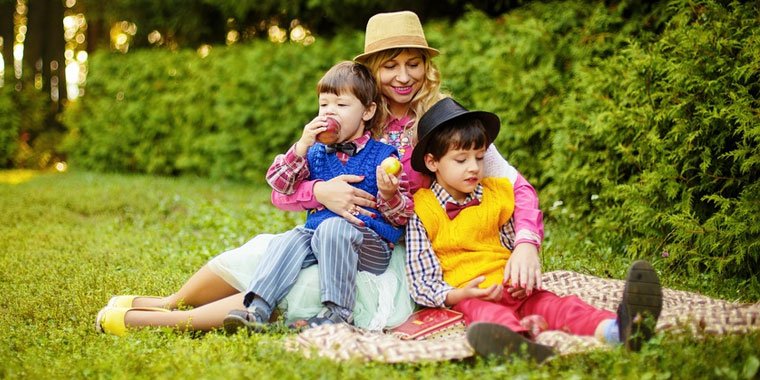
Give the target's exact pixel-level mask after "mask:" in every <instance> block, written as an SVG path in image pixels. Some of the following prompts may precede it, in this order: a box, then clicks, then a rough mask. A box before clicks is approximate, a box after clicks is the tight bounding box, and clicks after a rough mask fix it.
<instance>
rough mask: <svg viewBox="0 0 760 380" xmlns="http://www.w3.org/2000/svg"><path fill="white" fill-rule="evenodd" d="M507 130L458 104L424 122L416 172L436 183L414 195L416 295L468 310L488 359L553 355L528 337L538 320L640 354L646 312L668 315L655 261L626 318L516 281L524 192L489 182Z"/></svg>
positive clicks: (641, 267)
mask: <svg viewBox="0 0 760 380" xmlns="http://www.w3.org/2000/svg"><path fill="white" fill-rule="evenodd" d="M499 124H500V123H499V119H498V117H497V116H496V115H494V114H492V113H489V112H482V111H468V110H467V109H465V108H464V107H462V106H461V105H460V104H458V103H457V102H455V101H454V100H452V99H444V100H441V101H439V102H438V103H436V104H435V105H434V106H433V107H432V108H430V110H429V111H428V112H427V113H426V114H425V115H424V116H423V117H422V119H421V120H420V123H419V127H418V128H419V129H418V143H417V145H416V147H415V149H414V152H413V154H412V167H413V168H414V169H415V170H417V171H419V172H422V173H425V174H427V175H429V176H431V177H432V178H434V181H433V182H432V184H431V187H430V189H420V190H419V191H418V192H417V193H416V194H415V195H414V204H415V215H414V216H413V217H412V218H411V219H410V220H409V223H408V225H407V235H406V241H407V271H408V277H409V280H410V290H411V293H412V298H414V300H415V301H416V302H417V303H419V304H422V305H425V306H429V307H445V306H448V307H452V308H453V309H454V310H457V311H460V312H462V313H463V314H464V317H465V322H466V323H467V325H468V331H467V339H468V341H469V342H470V344H471V345H472V346H473V348H474V349H475V351H476V352H477V353H479V354H481V355H488V354H504V353H505V351H506V353H513V352H516V351H518V350H519V348H520V346H521V345H526V346H527V352H528V354H530V355H531V356H532V357H533V358H535V359H536V360H537V361H539V362H540V361H543V360H545V359H546V358H548V357H550V356H551V355H553V351H552V350H551V348H549V347H547V346H543V345H540V344H537V343H534V342H532V341H530V340H528V339H526V337H527V336H528V332H529V329H528V328H526V327H525V326H524V325H523V323H521V322H525V320H523V318H525V317H528V316H532V317H531V318H528V319H527V320H535V319H536V316H538V318H539V319H540V318H543V319H544V320H545V323H546V325H548V329H551V330H564V331H567V332H570V333H573V334H577V335H595V336H597V337H599V338H600V339H603V340H605V341H607V342H610V343H619V342H624V343H625V344H626V347H628V348H630V349H632V350H638V349H639V348H640V346H641V344H642V342H643V341H645V340H647V339H649V338H650V337H651V335H652V332H653V328H652V327H653V325H652V324H651V323H650V324H648V323H644V318H643V317H644V315H645V314H648V315H650V316H651V317H653V318H654V319H655V320H656V319H657V317H658V316H659V314H660V310H661V308H662V292H661V289H660V284H659V280H658V278H657V275H656V273H655V272H654V270H652V268H651V266H650V265H649V264H648V263H646V262H643V261H639V262H636V263H634V265H633V266H632V267H631V269H630V271H629V274H628V279H627V282H626V288H625V291H624V294H623V301H622V302H621V304H620V307H619V309H618V312H617V314H615V313H613V312H610V311H606V310H600V309H597V308H595V307H592V306H591V305H588V304H586V303H585V302H583V301H582V300H581V299H580V298H578V297H575V296H568V297H559V296H557V295H556V294H554V293H552V292H549V291H546V290H540V289H538V290H537V291H535V292H530V291H528V290H527V289H525V288H523V287H522V286H520V284H511V283H509V281H508V277H506V273H505V267H507V266H508V265H509V260H510V256H511V252H510V250H509V249H507V248H506V247H507V245H506V244H505V241H506V236H505V235H506V234H505V228H504V226H505V224H506V223H507V222H508V221H509V218H510V217H511V215H512V212H513V210H514V203H515V199H514V192H513V190H512V186H511V184H510V182H509V181H508V180H506V179H501V178H485V179H484V178H483V176H482V173H483V156H484V155H485V150H486V148H487V147H488V145H490V144H491V143H492V142H493V141H494V139H495V138H496V136H497V135H498V133H499V129H500V125H499ZM536 259H537V257H536ZM539 276H540V274H539Z"/></svg>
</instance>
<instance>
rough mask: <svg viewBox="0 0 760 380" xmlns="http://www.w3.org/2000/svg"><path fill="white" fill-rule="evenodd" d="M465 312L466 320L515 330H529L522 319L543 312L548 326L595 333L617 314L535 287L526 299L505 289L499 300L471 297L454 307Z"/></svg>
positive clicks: (563, 329) (574, 297) (521, 331)
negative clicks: (513, 295) (602, 324)
mask: <svg viewBox="0 0 760 380" xmlns="http://www.w3.org/2000/svg"><path fill="white" fill-rule="evenodd" d="M453 309H454V310H456V311H459V312H461V313H462V314H464V321H465V324H467V325H468V326H469V325H470V324H471V323H473V322H491V323H498V324H500V325H504V326H507V327H509V328H510V329H511V330H512V331H515V332H520V333H523V332H526V329H525V328H524V327H522V326H521V325H520V320H521V319H522V318H524V317H527V316H529V315H534V314H536V315H540V316H542V317H544V319H546V322H547V323H548V324H549V330H562V331H565V332H568V333H571V334H575V335H594V331H595V330H596V327H597V326H598V325H599V323H600V322H602V321H603V320H605V319H615V318H616V314H615V313H613V312H610V311H607V310H601V309H597V308H595V307H593V306H591V305H589V304H587V303H585V302H583V301H582V300H581V299H580V298H578V297H576V296H566V297H560V296H558V295H556V294H554V293H552V292H550V291H546V290H539V291H535V292H534V293H533V294H531V295H530V296H527V297H525V298H523V299H519V300H518V299H515V298H513V297H512V296H511V295H510V294H509V292H507V290H506V289H504V296H503V297H502V299H501V301H500V302H488V301H482V300H479V299H474V298H470V299H467V300H464V301H462V302H460V303H458V304H456V305H454V307H453Z"/></svg>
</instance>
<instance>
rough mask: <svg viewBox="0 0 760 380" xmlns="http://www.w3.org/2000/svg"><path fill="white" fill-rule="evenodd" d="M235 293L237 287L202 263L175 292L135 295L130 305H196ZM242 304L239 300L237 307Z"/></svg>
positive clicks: (240, 306) (172, 307)
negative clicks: (144, 295)
mask: <svg viewBox="0 0 760 380" xmlns="http://www.w3.org/2000/svg"><path fill="white" fill-rule="evenodd" d="M236 293H238V290H237V289H235V288H234V287H232V285H230V284H229V283H227V281H225V280H224V279H222V278H221V277H219V276H217V275H216V273H214V272H212V271H211V270H210V269H208V267H207V266H206V265H204V266H203V267H201V269H199V270H198V271H197V272H195V274H193V275H192V276H191V277H190V278H189V279H188V280H187V282H185V284H184V285H182V287H181V288H180V289H179V291H177V292H176V293H174V294H171V295H169V296H167V297H163V298H153V297H137V298H135V300H134V302H132V306H134V307H162V308H166V309H176V308H177V307H178V306H179V305H187V306H195V307H198V306H202V305H206V304H208V303H211V302H214V301H218V300H221V299H223V298H225V297H228V296H231V295H233V294H236ZM242 306H243V303H242V301H241V302H240V305H238V309H239V308H242Z"/></svg>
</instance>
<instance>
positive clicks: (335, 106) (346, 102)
mask: <svg viewBox="0 0 760 380" xmlns="http://www.w3.org/2000/svg"><path fill="white" fill-rule="evenodd" d="M376 108H377V105H376V104H375V103H372V105H371V106H370V107H365V106H364V105H363V104H362V102H361V101H360V100H359V98H357V97H356V96H355V95H354V94H352V93H350V92H344V93H341V94H339V95H335V94H331V93H324V92H323V93H321V94H319V115H320V116H329V117H331V118H333V119H335V120H336V121H337V122H338V124H340V132H339V133H338V141H337V142H339V143H340V142H345V141H351V140H354V139H356V138H358V137H359V136H361V135H362V134H363V133H364V122H366V121H368V120H370V119H372V116H374V115H375V109H376Z"/></svg>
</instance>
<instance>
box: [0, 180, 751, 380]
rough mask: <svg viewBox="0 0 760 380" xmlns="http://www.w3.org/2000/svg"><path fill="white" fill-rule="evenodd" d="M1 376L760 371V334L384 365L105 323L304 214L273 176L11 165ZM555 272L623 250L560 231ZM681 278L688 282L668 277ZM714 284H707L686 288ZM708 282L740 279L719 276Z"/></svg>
mask: <svg viewBox="0 0 760 380" xmlns="http://www.w3.org/2000/svg"><path fill="white" fill-rule="evenodd" d="M0 215H2V219H0V242H2V243H1V245H0V363H2V364H0V377H2V378H14V379H15V378H35V379H36V378H130V379H131V378H170V377H171V378H174V377H177V378H265V379H266V378H278V379H291V378H299V379H300V378H306V379H310V378H326V379H356V378H358V379H386V378H423V379H440V378H478V379H496V378H499V379H501V378H513V377H517V378H631V379H640V378H644V379H646V378H651V379H668V378H753V377H756V376H758V373H759V372H758V367H759V366H760V360H759V359H758V358H760V333H758V332H755V333H752V334H747V335H736V336H725V337H717V338H716V337H709V338H704V339H697V338H693V337H691V336H690V335H674V334H670V333H667V334H660V335H658V336H657V337H656V338H655V339H654V340H653V341H652V342H650V344H648V345H647V346H645V348H644V349H643V350H642V351H641V352H639V353H628V352H625V351H624V350H622V349H613V350H609V351H599V352H592V353H588V354H578V355H570V356H564V357H560V358H558V359H556V360H552V361H550V362H549V363H546V364H544V365H541V366H538V365H536V364H534V363H530V362H526V361H522V360H516V361H514V362H511V363H501V362H498V361H483V360H480V359H475V360H469V361H463V362H444V363H425V364H405V365H387V364H379V363H369V364H367V363H362V362H358V361H355V362H344V363H335V362H331V361H328V360H324V359H305V358H303V357H302V356H300V355H299V354H294V353H290V352H287V351H284V350H283V349H282V346H281V340H282V339H283V336H282V335H278V334H272V335H259V336H249V335H247V334H245V333H243V334H239V335H235V336H226V335H225V334H223V333H222V332H211V333H207V334H192V333H176V332H173V331H170V330H168V329H148V330H142V331H139V332H135V333H132V334H130V335H129V336H127V337H124V338H117V337H114V336H110V335H102V334H97V333H95V332H94V330H93V323H94V318H95V314H96V313H97V311H98V310H99V309H100V308H101V307H102V306H103V305H104V304H105V303H106V302H107V301H108V299H109V297H110V296H111V295H114V294H148V295H157V294H166V293H169V292H172V291H174V290H175V289H177V288H178V287H179V286H180V285H181V284H182V283H183V282H184V280H185V279H186V278H187V277H188V276H190V275H191V274H192V273H193V272H194V271H195V270H196V269H197V268H199V267H200V266H202V265H203V264H204V263H205V262H206V261H207V260H208V259H209V258H211V257H212V256H213V255H215V254H216V253H218V252H222V251H224V250H226V249H230V248H234V247H236V246H238V245H240V244H242V243H243V242H245V241H246V240H247V239H249V238H250V237H252V236H254V235H256V234H258V233H262V232H278V231H283V230H285V229H288V228H290V227H292V226H293V225H295V224H297V223H300V222H301V221H302V215H301V214H299V213H284V212H280V211H277V210H275V209H274V208H273V207H272V206H270V204H269V196H268V191H267V188H266V187H264V186H263V185H250V184H240V183H228V182H220V181H213V180H206V179H194V178H179V179H177V178H157V177H150V176H136V175H115V174H95V173H77V172H69V173H65V174H52V173H49V174H37V175H29V173H22V175H14V173H13V172H4V173H0ZM561 227H562V226H552V225H548V226H547V230H548V231H552V229H555V232H554V233H553V234H550V235H549V236H550V237H551V238H552V239H554V240H553V241H551V244H549V248H547V249H546V251H545V252H544V264H545V266H546V269H547V270H550V269H558V268H562V267H566V268H568V269H572V270H579V271H584V272H586V273H590V274H595V275H600V276H610V277H615V278H622V277H623V274H624V270H625V267H626V266H627V265H626V263H625V262H623V260H618V261H620V262H615V264H614V265H609V263H604V262H602V261H600V260H599V258H598V257H595V256H594V255H591V256H589V257H584V256H580V255H579V254H578V252H575V253H574V254H572V255H568V254H563V253H564V251H563V249H562V244H560V243H561V240H560V239H559V238H558V237H557V236H558V235H559V234H558V233H557V232H556V231H561ZM662 280H663V283H664V284H666V285H668V286H670V285H673V286H676V285H677V286H680V287H681V288H683V286H684V285H683V284H684V283H685V282H684V281H681V280H678V281H676V280H675V279H671V278H668V277H663V279H662ZM687 290H700V291H702V290H704V289H687ZM708 291H709V292H710V293H714V294H723V295H726V296H728V295H731V294H736V289H728V288H722V285H721V284H715V285H713V286H712V287H710V288H709V289H708Z"/></svg>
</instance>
